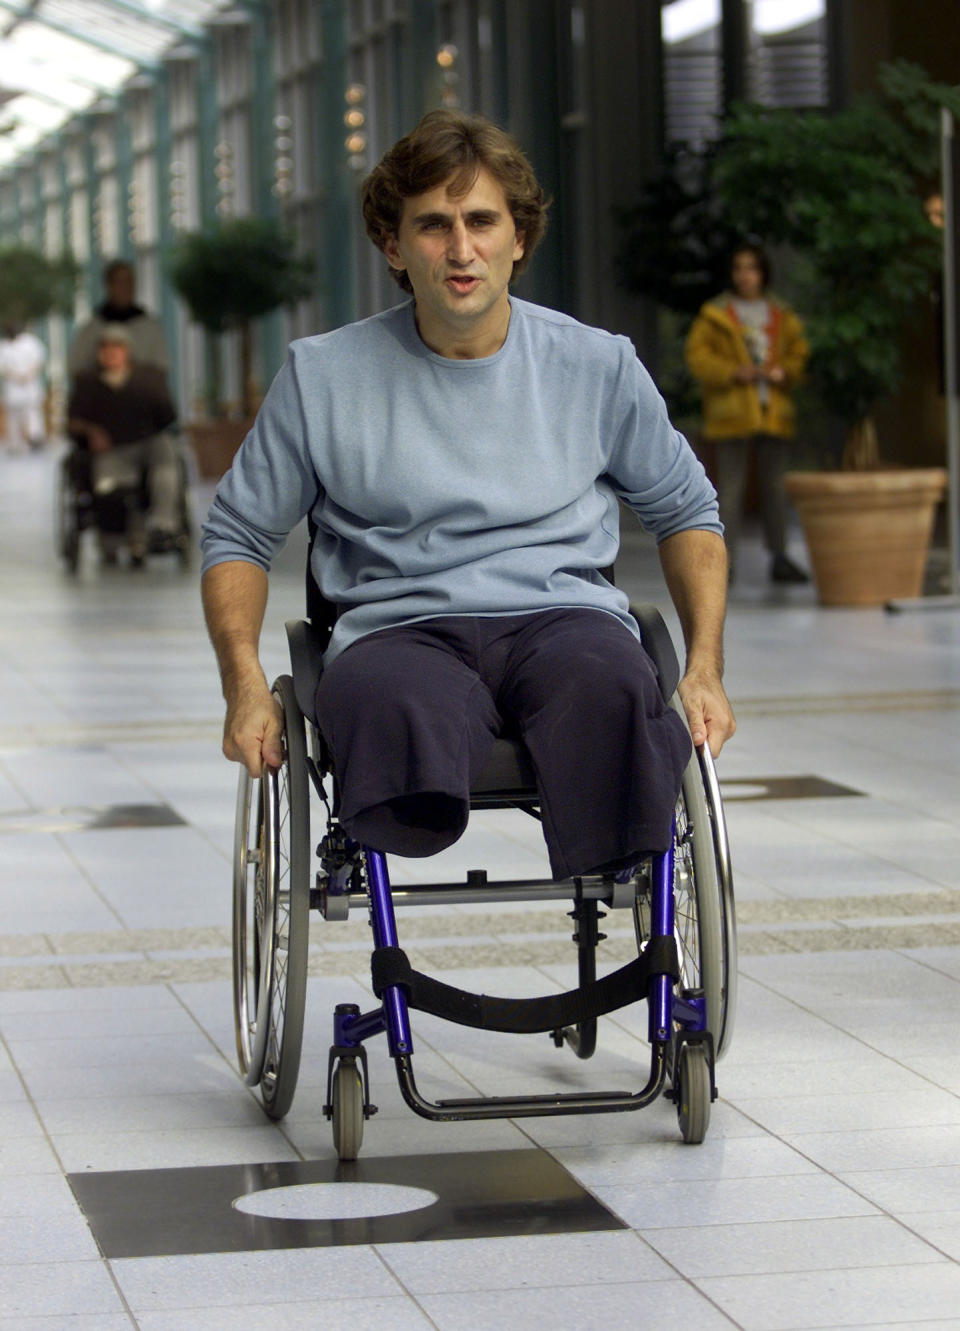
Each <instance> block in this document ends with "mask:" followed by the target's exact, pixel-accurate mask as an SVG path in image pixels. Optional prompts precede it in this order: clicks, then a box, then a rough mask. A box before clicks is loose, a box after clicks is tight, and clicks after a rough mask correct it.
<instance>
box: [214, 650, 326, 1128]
mask: <svg viewBox="0 0 960 1331" xmlns="http://www.w3.org/2000/svg"><path fill="white" fill-rule="evenodd" d="M273 692H274V697H275V698H276V699H277V701H278V702H279V703H280V706H281V707H282V709H283V719H284V749H285V756H284V762H283V766H282V767H281V768H280V769H279V770H278V771H272V770H270V769H268V770H267V771H266V772H265V773H264V775H263V776H262V777H261V778H260V780H259V781H251V779H250V777H249V776H248V775H247V773H246V772H245V771H244V772H241V775H240V783H239V789H238V794H237V820H236V830H235V840H234V896H233V994H234V1018H235V1026H236V1036H237V1054H238V1059H239V1063H240V1069H241V1071H242V1072H243V1074H244V1077H245V1080H246V1082H247V1085H248V1086H254V1085H256V1084H257V1083H259V1085H260V1093H261V1095H262V1097H263V1105H264V1109H265V1110H266V1112H267V1114H269V1116H270V1117H271V1118H275V1119H279V1118H282V1117H283V1116H284V1114H285V1113H286V1112H287V1110H288V1109H289V1108H290V1104H291V1102H292V1100H293V1095H294V1091H295V1089H296V1084H297V1075H298V1073H299V1070H300V1048H301V1044H302V1040H303V1012H304V1006H305V1002H306V990H307V951H308V945H309V924H310V920H309V906H310V799H309V789H308V784H307V783H308V777H307V765H306V741H305V737H304V726H303V716H302V714H301V712H300V709H299V708H298V706H297V702H296V698H295V696H294V692H293V683H292V681H291V680H290V678H289V677H288V676H282V677H281V678H280V679H278V680H277V682H276V684H275V685H274V690H273Z"/></svg>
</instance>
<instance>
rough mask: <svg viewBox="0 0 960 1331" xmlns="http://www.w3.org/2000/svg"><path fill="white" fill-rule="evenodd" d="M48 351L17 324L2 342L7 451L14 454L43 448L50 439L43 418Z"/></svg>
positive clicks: (0, 364)
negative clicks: (46, 438)
mask: <svg viewBox="0 0 960 1331" xmlns="http://www.w3.org/2000/svg"><path fill="white" fill-rule="evenodd" d="M46 361H47V350H46V347H45V346H44V345H43V343H42V342H41V341H40V339H39V337H37V336H36V334H34V333H31V332H28V331H27V330H26V329H24V328H18V327H17V326H16V325H15V324H9V325H8V326H7V327H6V328H4V330H3V339H2V340H0V378H2V380H3V410H4V416H5V420H6V426H5V434H6V440H7V447H8V448H9V449H10V451H11V452H12V453H25V452H26V451H27V449H28V448H40V447H41V445H42V444H43V442H44V437H45V435H46V427H45V423H44V418H43V391H44V390H43V369H44V366H45V364H46Z"/></svg>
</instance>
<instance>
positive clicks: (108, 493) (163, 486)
mask: <svg viewBox="0 0 960 1331" xmlns="http://www.w3.org/2000/svg"><path fill="white" fill-rule="evenodd" d="M97 357H98V368H97V369H96V370H82V371H80V373H79V374H78V375H77V376H76V379H75V380H74V383H73V387H72V389H71V392H70V399H69V403H68V406H67V416H68V430H69V433H70V437H71V438H72V439H73V440H74V442H75V443H76V444H77V446H78V449H79V450H80V451H81V453H82V454H85V455H86V461H87V462H88V464H89V473H90V475H89V480H90V489H91V493H92V498H93V507H94V514H95V517H96V520H97V525H98V530H99V535H100V541H101V549H102V551H103V554H104V557H105V559H107V561H108V562H115V560H116V555H117V548H118V545H119V544H120V543H121V542H122V541H123V540H126V543H127V545H128V547H129V551H130V557H131V560H132V562H133V563H134V564H135V565H141V564H142V563H143V561H144V558H145V556H146V554H147V552H148V551H151V552H152V551H158V552H159V551H165V550H167V549H170V548H172V547H173V545H174V544H175V542H176V539H177V534H178V532H179V530H180V526H181V517H180V495H181V478H180V469H179V462H178V458H177V452H176V446H175V443H174V441H173V438H172V436H171V434H170V432H169V427H170V426H171V425H173V423H174V421H175V420H176V412H175V410H174V407H173V403H172V402H171V400H170V393H169V391H168V389H167V381H166V375H165V374H164V372H163V371H162V370H161V369H159V368H158V367H157V366H154V365H139V364H137V363H135V362H134V361H133V359H132V352H131V338H130V334H129V332H128V331H127V329H126V328H125V327H124V326H123V325H122V324H106V325H105V326H104V327H103V329H102V330H101V332H100V336H99V341H98V352H97ZM144 482H145V484H146V496H147V507H146V511H144V508H143V505H142V503H141V502H140V496H141V491H142V489H143V487H144Z"/></svg>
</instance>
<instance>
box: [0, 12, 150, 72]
mask: <svg viewBox="0 0 960 1331" xmlns="http://www.w3.org/2000/svg"><path fill="white" fill-rule="evenodd" d="M0 10H3V11H4V12H5V13H7V14H10V15H11V16H12V17H13V18H14V19H16V20H18V21H20V22H25V23H39V24H40V25H41V27H44V28H49V29H50V31H51V32H60V33H63V35H64V36H66V37H72V38H73V39H74V41H78V42H83V43H85V44H86V45H87V46H92V47H94V48H95V49H96V50H98V51H104V52H106V54H107V55H115V56H118V57H119V58H120V59H121V60H129V61H130V62H131V63H132V64H134V65H139V67H140V68H141V69H150V70H155V69H157V68H158V67H159V65H158V61H156V60H153V59H144V57H143V56H138V55H135V54H134V53H133V52H132V51H131V50H130V49H129V48H124V47H122V46H119V45H117V43H116V42H111V41H109V40H108V39H107V38H106V37H101V36H100V35H99V34H98V33H94V32H90V31H89V30H87V31H84V32H80V31H79V30H78V29H77V28H73V27H71V26H70V24H69V23H61V22H59V21H58V20H57V19H52V18H47V17H46V16H45V15H43V14H39V13H37V11H36V9H34V8H28V7H26V6H24V5H18V4H14V3H12V0H0ZM14 26H15V25H14ZM13 30H14V29H13V27H11V28H8V29H7V35H9V34H10V32H12V31H13Z"/></svg>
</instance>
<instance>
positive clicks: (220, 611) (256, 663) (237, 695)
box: [201, 560, 283, 777]
mask: <svg viewBox="0 0 960 1331" xmlns="http://www.w3.org/2000/svg"><path fill="white" fill-rule="evenodd" d="M201 590H202V593H203V612H204V614H205V616H206V620H207V629H208V631H209V633H210V641H211V642H212V643H213V650H214V651H215V652H216V656H217V662H218V664H219V666H220V680H221V683H222V686H223V696H224V698H225V699H226V703H227V716H226V720H225V721H224V726H223V752H224V754H225V755H226V757H228V758H229V759H230V761H231V762H240V763H243V764H244V766H245V767H246V769H247V771H248V772H249V773H250V775H251V776H254V777H257V776H260V775H261V773H262V771H263V767H264V765H265V764H266V766H268V767H279V766H280V765H281V763H282V762H283V745H282V742H281V735H282V731H283V724H282V720H281V713H280V708H279V706H278V704H277V702H276V701H275V700H274V698H273V696H272V695H271V693H270V687H269V685H268V684H267V679H266V676H265V675H264V673H263V667H262V666H261V664H260V656H259V646H260V630H261V628H262V626H263V616H264V611H265V610H266V607H267V575H266V573H265V572H264V571H263V569H262V568H260V567H259V566H258V565H256V564H250V563H247V562H245V561H244V560H229V561H227V562H225V563H222V564H214V565H213V567H212V568H209V569H207V571H206V573H204V575H203V580H202V582H201Z"/></svg>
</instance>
